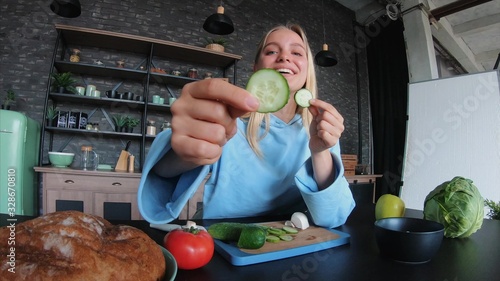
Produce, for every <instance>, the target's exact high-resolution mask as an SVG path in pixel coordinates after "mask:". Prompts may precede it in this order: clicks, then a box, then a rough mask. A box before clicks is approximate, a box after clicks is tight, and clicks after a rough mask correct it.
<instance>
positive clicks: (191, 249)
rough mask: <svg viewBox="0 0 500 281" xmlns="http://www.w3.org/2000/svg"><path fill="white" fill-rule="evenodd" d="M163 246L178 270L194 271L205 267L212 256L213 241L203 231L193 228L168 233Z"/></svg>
mask: <svg viewBox="0 0 500 281" xmlns="http://www.w3.org/2000/svg"><path fill="white" fill-rule="evenodd" d="M163 245H164V246H165V249H167V250H168V251H169V252H170V253H171V254H172V256H174V258H175V261H176V262H177V266H178V267H179V268H180V269H196V268H200V267H202V266H204V265H206V264H207V263H208V262H209V261H210V260H211V259H212V256H213V255H214V239H213V238H212V236H210V234H208V232H206V231H205V230H199V229H195V228H190V229H176V230H173V231H170V232H169V233H167V235H165V238H164V239H163Z"/></svg>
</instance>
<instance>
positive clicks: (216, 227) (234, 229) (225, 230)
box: [207, 222, 245, 241]
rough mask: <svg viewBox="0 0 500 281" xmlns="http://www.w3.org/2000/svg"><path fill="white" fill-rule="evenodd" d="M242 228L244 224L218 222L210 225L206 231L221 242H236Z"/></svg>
mask: <svg viewBox="0 0 500 281" xmlns="http://www.w3.org/2000/svg"><path fill="white" fill-rule="evenodd" d="M244 227H245V224H242V223H237V222H219V223H214V224H212V225H210V226H209V227H208V229H207V231H208V233H209V234H210V235H212V237H213V238H214V239H219V240H222V241H238V239H239V238H240V234H241V231H242V230H243V228H244Z"/></svg>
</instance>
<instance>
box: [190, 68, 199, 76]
mask: <svg viewBox="0 0 500 281" xmlns="http://www.w3.org/2000/svg"><path fill="white" fill-rule="evenodd" d="M188 77H189V78H194V79H196V78H198V70H196V68H190V69H189V71H188Z"/></svg>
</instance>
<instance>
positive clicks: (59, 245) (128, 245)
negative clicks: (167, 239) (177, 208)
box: [0, 211, 165, 281]
mask: <svg viewBox="0 0 500 281" xmlns="http://www.w3.org/2000/svg"><path fill="white" fill-rule="evenodd" d="M11 230H12V227H10V228H9V227H2V228H0V256H1V257H0V260H1V261H2V263H1V264H0V280H2V281H4V280H5V281H7V280H9V281H14V280H40V281H43V280H47V281H48V280H50V281H54V280H58V281H64V280H71V281H75V280H86V281H89V280H99V281H103V280H134V281H136V280H162V278H163V275H164V274H165V259H164V256H163V253H162V250H161V248H160V247H159V246H158V244H156V243H155V242H154V241H153V240H152V239H151V238H150V237H149V236H147V235H146V233H144V232H143V231H141V230H139V229H137V228H134V227H131V226H126V225H113V224H111V223H110V222H108V221H107V220H105V219H103V218H101V217H97V216H93V215H88V214H84V213H81V212H77V211H63V212H55V213H50V214H47V215H44V216H41V217H38V218H35V219H32V220H29V221H26V222H22V223H18V224H17V225H15V232H12V231H11ZM14 233H15V234H14ZM14 235H15V236H14ZM9 238H11V239H10V240H9ZM8 241H14V242H15V244H13V243H8ZM9 244H11V245H9ZM13 250H14V251H13ZM13 252H14V253H15V256H14V257H13V254H12V253H13ZM9 255H10V257H9ZM6 257H7V262H4V261H5V259H6ZM9 259H10V260H9ZM9 261H10V262H9ZM12 266H14V267H12Z"/></svg>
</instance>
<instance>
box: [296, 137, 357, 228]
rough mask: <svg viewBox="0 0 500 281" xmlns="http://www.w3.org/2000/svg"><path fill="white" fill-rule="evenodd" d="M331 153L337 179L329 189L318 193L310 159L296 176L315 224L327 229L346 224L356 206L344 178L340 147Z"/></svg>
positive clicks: (337, 146)
mask: <svg viewBox="0 0 500 281" xmlns="http://www.w3.org/2000/svg"><path fill="white" fill-rule="evenodd" d="M330 151H331V154H332V157H333V161H334V164H335V166H336V167H337V173H336V174H337V178H336V179H335V181H334V182H333V183H332V184H331V185H330V186H329V187H327V188H325V189H323V190H320V191H318V185H317V184H316V181H315V180H314V177H313V168H312V162H311V159H310V158H309V159H308V160H307V161H306V162H305V163H304V165H303V166H302V167H301V168H300V169H299V171H298V172H297V174H296V175H295V183H296V184H297V187H298V188H299V190H300V192H301V194H302V198H303V199H304V202H305V203H306V205H307V209H308V210H309V213H310V214H311V217H312V219H313V222H314V224H315V225H318V226H322V227H327V228H333V227H337V226H340V225H342V224H344V223H345V222H346V220H347V217H349V215H350V214H351V212H352V210H353V209H354V206H355V205H356V204H355V202H354V198H353V196H352V192H351V189H350V188H349V183H348V182H347V180H346V178H345V177H344V166H343V165H342V160H341V158H340V148H339V145H336V146H334V147H333V148H332V149H331V150H330Z"/></svg>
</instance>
